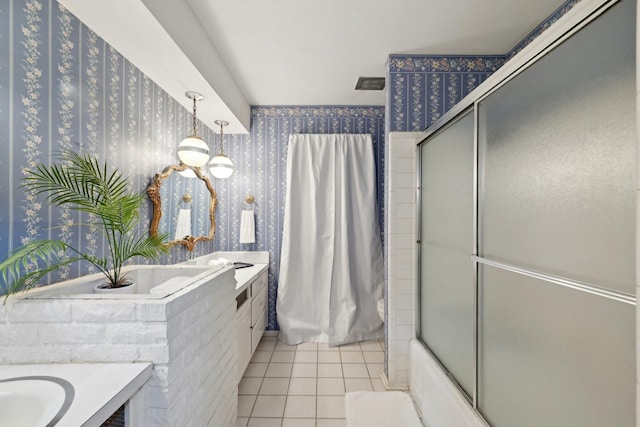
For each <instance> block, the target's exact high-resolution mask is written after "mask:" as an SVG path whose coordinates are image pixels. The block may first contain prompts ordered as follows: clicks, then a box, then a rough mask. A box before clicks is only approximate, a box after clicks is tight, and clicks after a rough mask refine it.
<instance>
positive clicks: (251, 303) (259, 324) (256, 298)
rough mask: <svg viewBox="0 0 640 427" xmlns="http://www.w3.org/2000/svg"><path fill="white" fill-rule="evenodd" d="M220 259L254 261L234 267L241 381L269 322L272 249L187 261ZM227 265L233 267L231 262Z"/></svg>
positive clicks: (238, 374)
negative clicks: (247, 265)
mask: <svg viewBox="0 0 640 427" xmlns="http://www.w3.org/2000/svg"><path fill="white" fill-rule="evenodd" d="M221 259H224V260H227V261H230V262H244V263H249V264H253V266H251V267H245V268H239V269H236V270H235V279H236V288H235V309H236V312H235V332H236V337H237V362H238V363H237V367H236V373H237V375H236V381H237V383H239V382H240V380H241V379H242V375H243V374H244V371H245V369H246V368H247V366H248V365H249V361H250V360H251V357H252V356H253V353H254V352H255V351H256V348H257V347H258V343H259V342H260V339H261V338H262V335H263V334H264V331H265V328H266V325H267V283H268V268H269V252H266V251H263V252H214V253H212V254H209V255H205V256H202V257H199V258H196V259H194V260H190V261H188V262H187V263H186V264H192V265H193V264H196V265H205V264H209V263H210V262H211V261H217V260H221ZM225 268H226V269H234V267H232V266H229V267H225Z"/></svg>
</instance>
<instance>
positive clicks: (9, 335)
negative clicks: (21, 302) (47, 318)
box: [0, 297, 40, 346]
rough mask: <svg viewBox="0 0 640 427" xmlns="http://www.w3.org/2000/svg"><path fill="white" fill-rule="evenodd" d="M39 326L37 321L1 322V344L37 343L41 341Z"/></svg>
mask: <svg viewBox="0 0 640 427" xmlns="http://www.w3.org/2000/svg"><path fill="white" fill-rule="evenodd" d="M0 298H1V297H0ZM38 327H39V325H38V324H35V323H23V324H5V323H0V343H2V344H0V345H2V346H10V345H37V344H39V343H40V339H39V338H38Z"/></svg>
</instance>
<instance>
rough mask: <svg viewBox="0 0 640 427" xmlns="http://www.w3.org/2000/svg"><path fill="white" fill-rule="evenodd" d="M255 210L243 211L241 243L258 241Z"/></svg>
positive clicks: (241, 217)
mask: <svg viewBox="0 0 640 427" xmlns="http://www.w3.org/2000/svg"><path fill="white" fill-rule="evenodd" d="M254 218H255V217H254V215H253V211H245V210H243V211H242V215H241V216H240V243H255V242H256V223H255V219H254Z"/></svg>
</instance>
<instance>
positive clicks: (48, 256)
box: [0, 240, 86, 295]
mask: <svg viewBox="0 0 640 427" xmlns="http://www.w3.org/2000/svg"><path fill="white" fill-rule="evenodd" d="M68 249H72V248H71V246H69V245H68V244H66V243H65V242H62V241H60V240H38V241H35V242H32V243H29V244H27V245H25V246H22V247H21V248H19V249H18V250H16V251H15V252H13V253H12V254H11V256H10V257H9V258H8V259H6V260H5V261H3V262H2V263H0V272H2V281H3V282H4V284H5V287H6V289H7V295H9V294H11V293H15V292H17V291H19V290H27V289H31V288H33V287H36V286H38V282H39V281H40V279H41V278H43V277H44V276H46V275H47V274H48V273H50V272H51V271H54V270H56V269H58V268H60V267H62V266H64V265H67V264H71V263H74V262H76V261H80V260H83V259H86V258H85V257H84V256H82V255H80V256H77V257H71V258H62V257H61V256H60V255H61V254H64V253H66V252H67V250H68ZM72 250H74V249H72ZM74 251H75V250H74ZM42 264H45V265H47V266H46V267H42V266H41V265H42Z"/></svg>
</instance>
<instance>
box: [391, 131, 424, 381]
mask: <svg viewBox="0 0 640 427" xmlns="http://www.w3.org/2000/svg"><path fill="white" fill-rule="evenodd" d="M418 135H419V133H417V132H390V133H389V139H388V141H387V147H386V150H387V152H386V159H387V160H386V165H385V167H386V171H385V176H386V177H387V181H386V189H385V192H386V194H385V199H386V205H385V206H386V208H385V209H386V215H385V217H386V218H387V223H386V230H385V235H386V238H387V243H386V244H387V247H386V264H387V325H386V328H387V349H388V350H387V372H386V380H387V383H388V384H387V385H388V386H389V387H392V388H406V387H408V385H409V341H410V340H411V339H412V338H414V337H415V319H416V308H415V306H416V304H415V282H416V138H417V137H418Z"/></svg>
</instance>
